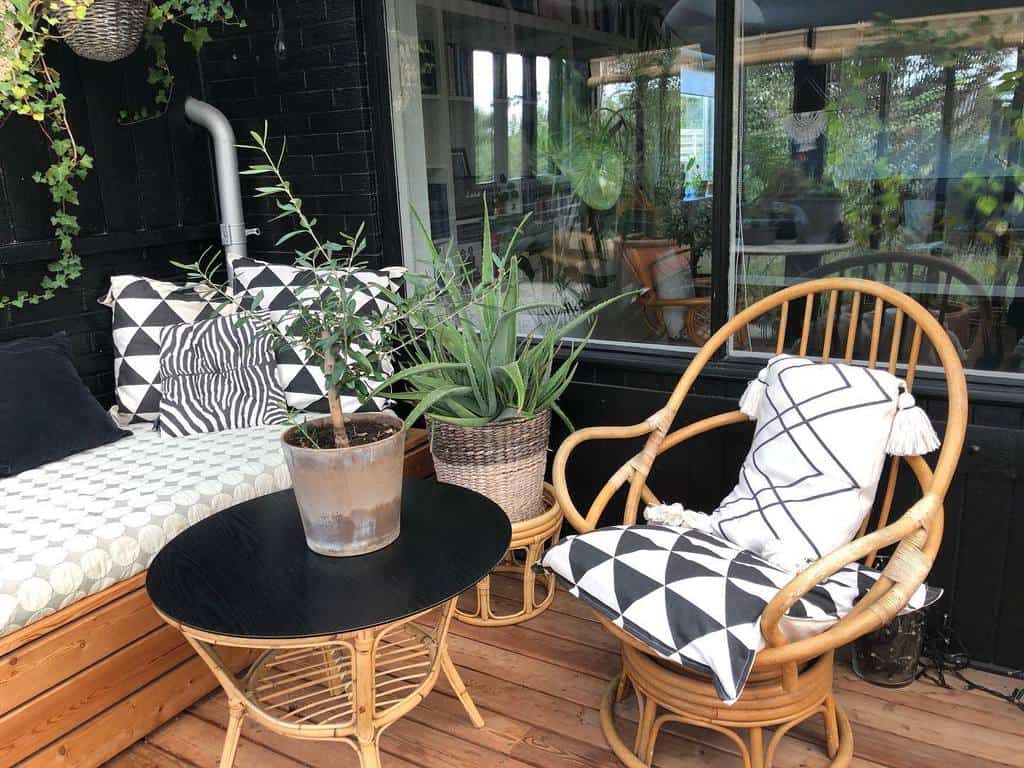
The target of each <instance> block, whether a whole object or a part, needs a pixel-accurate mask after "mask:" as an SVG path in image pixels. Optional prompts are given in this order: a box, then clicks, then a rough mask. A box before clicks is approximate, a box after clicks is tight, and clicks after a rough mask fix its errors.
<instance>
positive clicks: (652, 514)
mask: <svg viewBox="0 0 1024 768" xmlns="http://www.w3.org/2000/svg"><path fill="white" fill-rule="evenodd" d="M644 519H645V520H646V521H647V522H648V523H653V524H654V525H667V526H669V527H670V528H687V529H689V528H695V529H696V530H698V531H703V532H704V533H712V530H711V516H710V515H705V514H704V513H703V512H697V511H695V510H692V509H687V508H686V507H684V506H683V505H682V504H679V503H676V504H658V505H656V506H653V507H647V509H645V510H644Z"/></svg>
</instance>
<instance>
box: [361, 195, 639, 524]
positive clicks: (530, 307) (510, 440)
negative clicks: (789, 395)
mask: <svg viewBox="0 0 1024 768" xmlns="http://www.w3.org/2000/svg"><path fill="white" fill-rule="evenodd" d="M416 218H417V221H418V222H419V226H420V231H421V232H422V235H423V239H424V242H425V244H426V246H427V249H428V251H429V252H430V254H431V256H432V259H433V264H434V275H432V276H431V278H430V280H429V283H425V285H417V286H416V287H417V288H420V289H422V288H423V287H427V286H436V287H437V289H438V290H439V291H440V299H439V301H438V304H437V305H435V304H434V303H433V302H427V303H426V304H421V305H419V306H417V307H413V308H412V309H411V311H409V312H407V313H406V314H405V316H404V319H403V323H404V324H405V325H406V338H407V339H408V342H407V343H408V350H409V357H410V358H411V359H410V360H409V365H407V366H406V367H404V368H403V369H402V370H400V371H399V372H397V373H395V374H394V375H392V376H391V377H390V378H389V379H388V380H387V381H385V382H384V383H383V384H382V385H381V387H380V388H379V391H387V393H388V396H389V397H393V398H394V399H396V400H405V401H410V402H412V403H414V407H413V408H412V410H411V412H410V414H409V416H408V418H407V419H406V424H411V423H412V422H414V421H415V420H416V419H418V418H419V417H420V416H425V417H426V420H427V425H428V428H429V432H430V449H431V453H432V455H433V457H434V468H435V471H436V472H437V477H438V479H439V480H441V481H442V482H450V483H454V484H456V485H461V486H464V487H467V488H471V489H473V490H475V491H477V492H479V493H482V494H483V495H485V496H488V497H489V498H491V499H493V500H494V501H496V502H497V503H498V504H500V505H501V507H502V508H503V509H504V510H505V512H506V514H508V516H509V518H510V519H511V520H512V521H513V522H516V521H519V520H524V519H527V518H529V517H533V516H535V515H537V514H539V513H540V512H541V499H542V488H543V481H544V468H545V464H546V461H545V460H546V453H547V445H548V431H549V427H550V423H551V412H552V411H554V412H555V413H556V414H558V415H559V417H561V418H562V419H563V420H564V421H565V422H566V423H567V424H568V419H567V418H566V417H565V415H564V414H563V413H562V411H561V410H560V409H559V407H558V404H557V400H558V398H559V396H560V395H561V394H562V392H563V391H564V390H565V388H566V387H567V386H568V385H569V382H570V381H571V379H572V376H573V373H574V372H575V370H576V361H577V359H578V357H579V355H580V352H581V351H582V350H583V347H584V345H585V344H586V342H587V340H588V339H589V337H590V332H591V331H592V330H593V318H594V316H595V315H596V314H597V313H598V312H600V311H601V310H602V309H603V308H605V307H606V306H608V305H609V304H610V303H612V302H614V301H617V300H618V299H620V298H622V296H616V297H613V298H611V299H608V300H607V301H604V302H601V303H599V304H595V305H593V306H590V307H587V308H586V309H583V310H582V311H580V312H579V313H578V314H576V315H575V316H574V317H573V318H572V319H570V320H569V321H568V322H565V323H563V324H561V325H551V326H549V327H547V328H546V329H544V330H543V335H540V330H538V332H537V335H536V336H535V335H532V334H531V335H530V336H527V337H526V338H523V339H520V338H519V337H518V335H517V333H516V326H517V319H518V317H519V315H520V314H521V313H529V312H531V311H535V310H537V309H540V308H549V309H550V308H552V307H555V308H557V305H553V304H551V303H550V302H546V303H536V304H521V303H520V300H519V265H518V259H517V256H516V253H515V245H516V239H517V237H518V234H519V232H520V231H521V229H522V227H523V224H524V223H525V222H526V219H524V220H523V223H521V224H520V225H519V227H518V228H517V229H516V231H515V233H513V235H512V237H511V238H510V239H509V242H508V245H507V246H506V248H505V252H504V255H499V254H496V253H495V252H494V250H493V248H492V245H491V243H492V240H491V227H490V218H489V215H488V211H487V205H486V201H485V204H484V219H483V247H482V254H481V267H480V274H479V275H476V274H474V273H472V272H471V271H470V270H469V269H467V267H466V266H465V264H464V263H463V262H462V261H461V260H460V259H458V258H457V257H455V256H454V253H453V249H452V248H451V247H449V249H448V250H447V251H446V252H445V253H444V254H442V253H440V252H438V251H437V249H436V248H435V247H434V245H433V243H432V241H431V239H430V235H429V231H428V230H427V229H426V228H425V227H424V225H423V222H422V220H420V219H419V217H418V216H417V217H416ZM417 279H418V278H417ZM417 279H413V278H410V280H411V281H412V282H414V283H415V282H416V280H417ZM439 313H440V314H443V315H444V316H443V317H440V318H439ZM581 328H586V333H585V334H583V338H581V339H579V340H578V341H576V342H575V343H574V344H573V345H572V348H571V350H570V351H569V352H568V354H567V355H566V356H565V359H564V360H559V351H560V348H561V346H562V340H563V339H564V338H565V337H566V336H567V335H568V334H570V333H572V332H573V331H575V330H577V329H581Z"/></svg>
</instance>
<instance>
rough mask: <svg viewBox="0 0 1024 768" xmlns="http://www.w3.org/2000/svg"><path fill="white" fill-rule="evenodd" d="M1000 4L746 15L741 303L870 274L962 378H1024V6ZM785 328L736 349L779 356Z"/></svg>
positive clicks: (760, 332) (763, 330)
mask: <svg viewBox="0 0 1024 768" xmlns="http://www.w3.org/2000/svg"><path fill="white" fill-rule="evenodd" d="M991 5H992V2H991V0H990V1H989V2H984V3H976V2H970V0H969V1H968V2H958V3H951V2H943V0H937V1H935V0H933V2H930V3H927V2H924V3H905V2H896V0H882V1H881V2H866V0H855V1H854V2H850V3H831V4H820V3H805V4H802V5H801V8H800V11H799V13H795V12H794V10H793V6H792V4H789V3H781V2H759V3H756V4H755V3H750V2H747V3H745V4H744V3H741V4H740V6H739V8H738V12H739V14H740V17H741V30H742V31H741V35H740V38H739V40H738V41H737V45H736V57H737V61H736V65H737V67H736V72H737V77H736V83H737V90H738V94H737V95H738V103H739V114H738V115H737V116H736V121H735V126H736V134H735V136H736V141H737V144H738V157H739V162H738V173H737V176H736V177H735V185H734V186H735V197H736V203H737V205H736V209H735V211H736V224H735V235H736V242H735V247H734V249H733V267H734V278H735V279H734V283H735V294H734V308H735V309H739V308H742V307H743V306H745V305H747V304H749V303H751V302H752V301H755V300H757V299H759V298H761V297H762V296H765V295H766V294H767V293H769V292H772V291H775V290H778V289H779V288H780V287H781V286H784V285H789V284H792V283H793V282H794V281H797V280H801V279H806V278H807V277H813V276H826V275H848V276H854V277H862V276H863V277H868V278H874V279H878V280H882V281H884V282H886V283H888V284H890V285H893V286H895V287H897V288H900V289H901V290H903V291H905V292H907V293H910V294H911V295H913V296H914V297H915V298H917V299H918V300H920V301H921V302H922V303H924V304H926V305H927V306H928V307H929V308H930V309H931V311H932V313H933V314H934V315H935V316H936V317H937V318H938V319H939V320H940V321H941V322H942V324H943V325H944V326H945V328H946V330H947V332H948V333H949V336H950V338H951V339H952V341H953V342H954V344H955V346H956V347H957V348H958V349H959V350H960V352H961V356H962V358H963V361H964V363H965V366H966V367H968V368H972V369H975V370H982V371H998V372H1003V373H1004V374H1005V373H1007V372H1021V371H1022V370H1024V367H1022V352H1024V345H1022V344H1021V342H1020V337H1021V335H1022V331H1024V293H1022V289H1024V280H1022V278H1024V272H1022V266H1021V250H1022V245H1024V242H1022V239H1021V234H1022V232H1024V230H1022V227H1024V191H1022V190H1024V187H1022V183H1024V153H1022V149H1024V145H1022V138H1024V66H1022V64H1024V48H1021V47H1020V46H1021V40H1022V39H1024V38H1022V33H1024V11H1022V9H998V8H997V9H993V8H991V7H989V6H991ZM954 11H955V12H954ZM812 322H815V321H814V320H812ZM871 322H873V318H872V317H871V313H870V312H868V313H862V314H861V317H860V320H859V323H860V324H861V325H863V328H855V329H853V330H852V333H853V334H855V335H857V336H863V337H865V338H866V337H868V336H870V333H871V331H870V323H871ZM882 322H883V323H886V322H888V318H884V319H883V321H882ZM847 325H848V323H847ZM839 326H842V332H843V334H844V338H848V337H847V336H846V335H845V334H847V333H849V332H850V329H849V328H848V327H846V326H843V325H842V321H841V322H840V323H838V324H837V328H838V327H839ZM775 330H776V329H775V328H774V327H773V326H772V322H771V321H770V320H766V321H765V322H763V323H761V324H760V325H759V326H758V327H757V328H752V329H750V333H749V334H748V335H747V337H748V338H747V339H746V340H745V342H744V344H743V345H741V346H743V347H744V348H745V350H746V351H754V352H764V351H768V350H772V351H773V350H774V348H775V341H774V340H775ZM792 332H793V333H798V332H799V329H798V328H794V329H793V330H792ZM837 332H838V331H837ZM908 341H909V339H908ZM737 351H744V350H737ZM860 354H861V351H860V350H858V355H860ZM885 354H887V352H884V351H883V357H884V356H885ZM928 354H929V351H928V350H925V352H924V355H925V357H926V358H927V356H928Z"/></svg>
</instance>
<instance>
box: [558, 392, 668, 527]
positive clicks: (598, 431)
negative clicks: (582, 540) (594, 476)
mask: <svg viewBox="0 0 1024 768" xmlns="http://www.w3.org/2000/svg"><path fill="white" fill-rule="evenodd" d="M659 413H660V411H659ZM657 415H658V414H655V416H657ZM655 416H652V417H651V418H649V419H647V420H646V421H642V422H640V423H639V424H633V425H630V426H628V427H586V428H585V429H578V430H576V431H575V432H573V433H572V434H570V435H569V436H568V437H567V438H565V440H563V441H562V444H561V445H560V446H559V447H558V451H557V452H556V453H555V460H554V463H553V464H552V466H551V485H552V487H554V489H555V499H556V500H557V501H558V505H559V506H560V507H561V508H562V512H563V514H564V515H565V519H566V520H568V521H569V523H570V524H571V525H572V527H573V528H575V529H576V530H577V531H579V532H580V533H586V532H587V531H592V530H594V528H595V527H596V526H597V521H598V520H599V519H600V517H601V511H602V510H603V509H604V504H607V499H605V501H604V503H603V504H601V505H600V507H598V501H599V500H600V498H601V496H598V499H595V500H594V503H593V504H591V506H590V510H589V511H588V512H587V516H586V517H584V516H583V515H581V514H580V512H579V510H578V509H576V505H575V504H573V502H572V496H571V495H570V494H569V485H568V483H567V481H566V478H565V467H566V465H567V464H568V462H569V456H570V454H572V452H573V451H574V450H576V448H577V446H579V445H580V444H582V443H585V442H587V441H589V440H627V439H629V438H634V437H643V436H644V435H649V434H650V433H651V432H652V431H653V430H654V429H655V426H656V424H655V422H654V421H653V420H654V418H655ZM628 466H629V465H628V464H624V465H623V467H622V468H620V469H619V472H616V473H615V474H616V475H619V474H620V473H622V472H623V469H624V468H627V467H628ZM613 479H614V477H613ZM611 482H612V480H609V481H608V483H609V484H610V483H611ZM619 485H621V482H620V483H619ZM607 487H608V485H607V484H606V485H605V488H607ZM602 493H603V491H602Z"/></svg>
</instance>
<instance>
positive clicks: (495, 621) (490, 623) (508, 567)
mask: <svg viewBox="0 0 1024 768" xmlns="http://www.w3.org/2000/svg"><path fill="white" fill-rule="evenodd" d="M544 509H545V511H544V512H543V513H542V514H540V515H538V516H537V517H532V518H530V519H529V520H523V521H522V522H519V523H512V541H511V542H510V543H509V547H508V553H507V554H506V555H505V559H504V560H503V561H502V562H501V563H499V564H498V565H497V566H496V567H495V568H494V570H493V571H492V573H511V574H514V575H516V576H518V577H521V578H522V583H523V591H522V602H521V603H520V604H519V607H518V608H517V610H515V611H513V612H512V613H497V612H496V611H495V610H494V607H493V605H492V604H491V577H490V576H489V575H488V576H485V577H484V578H483V579H481V580H480V582H479V583H478V584H477V585H476V604H475V605H471V604H470V600H469V599H467V598H471V597H472V594H471V593H467V595H466V596H464V597H463V600H462V602H461V603H460V604H459V605H460V606H462V607H456V609H455V618H457V619H458V620H459V621H462V622H465V623H466V624H475V625H476V626H481V627H503V626H508V625H510V624H519V623H520V622H523V621H527V620H529V619H532V618H533V617H534V616H537V615H538V614H540V613H542V612H543V611H544V610H545V609H546V608H547V607H548V606H549V605H551V602H552V601H553V600H554V599H555V576H554V574H548V575H546V576H538V575H537V574H535V573H534V572H533V566H534V564H535V563H537V562H539V561H540V559H541V557H542V556H543V554H544V550H545V549H546V548H547V547H549V546H552V545H554V544H555V542H557V541H558V536H559V534H560V533H561V531H562V519H563V517H562V510H561V508H560V507H559V506H558V502H557V501H555V492H554V489H553V488H552V487H551V486H550V485H549V484H548V483H545V484H544ZM538 581H539V582H540V585H541V587H542V591H543V594H542V596H541V597H540V599H539V600H538V598H537V594H538V589H537V587H538Z"/></svg>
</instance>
